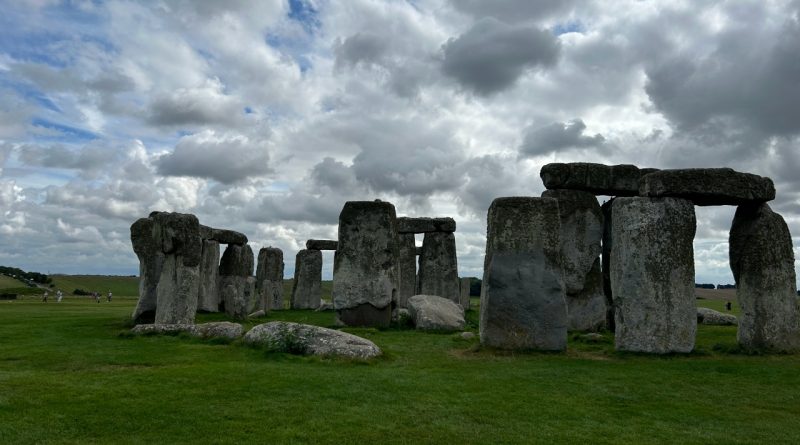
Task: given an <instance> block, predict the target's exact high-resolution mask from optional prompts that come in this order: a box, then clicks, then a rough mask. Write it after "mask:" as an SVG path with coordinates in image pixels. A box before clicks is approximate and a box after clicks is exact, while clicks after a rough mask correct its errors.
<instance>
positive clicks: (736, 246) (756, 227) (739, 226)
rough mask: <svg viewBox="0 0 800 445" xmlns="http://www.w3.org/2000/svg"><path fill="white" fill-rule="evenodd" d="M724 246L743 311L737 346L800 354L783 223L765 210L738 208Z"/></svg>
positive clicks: (797, 303)
mask: <svg viewBox="0 0 800 445" xmlns="http://www.w3.org/2000/svg"><path fill="white" fill-rule="evenodd" d="M728 244H729V246H730V264H731V271H732V272H733V278H734V279H735V280H736V299H737V300H738V302H739V306H740V307H741V309H742V313H741V315H740V316H739V329H738V333H737V339H738V341H739V344H740V345H741V346H742V347H743V348H744V349H746V350H749V351H768V352H769V351H774V352H795V351H800V297H798V295H797V291H796V289H795V286H796V282H795V278H796V277H795V270H794V252H793V251H792V236H791V234H790V233H789V228H788V227H787V226H786V222H785V221H784V220H783V218H782V217H781V215H779V214H777V213H775V212H773V211H772V209H770V207H769V205H767V204H751V205H742V206H739V208H737V209H736V215H735V216H734V218H733V224H732V225H731V232H730V239H729V242H728Z"/></svg>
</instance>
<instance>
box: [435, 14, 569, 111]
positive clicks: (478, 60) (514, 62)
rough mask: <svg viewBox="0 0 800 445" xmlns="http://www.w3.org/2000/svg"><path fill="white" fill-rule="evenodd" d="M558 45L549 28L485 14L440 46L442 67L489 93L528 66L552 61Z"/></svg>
mask: <svg viewBox="0 0 800 445" xmlns="http://www.w3.org/2000/svg"><path fill="white" fill-rule="evenodd" d="M558 48H559V45H558V41H557V40H556V38H555V37H554V36H553V35H552V34H551V33H549V32H548V31H544V30H539V29H536V28H532V27H526V26H514V25H508V24H506V23H503V22H501V21H498V20H496V19H493V18H484V19H481V20H479V21H477V22H476V23H475V24H474V25H473V26H472V27H471V28H470V29H469V30H467V32H465V33H464V34H461V35H460V36H459V37H457V38H454V39H450V40H448V41H447V43H445V44H444V45H443V46H442V51H443V53H444V60H443V62H442V71H443V72H444V74H445V75H447V76H449V77H452V78H454V79H455V80H456V81H458V82H459V83H460V84H461V85H463V86H464V87H466V88H468V89H470V90H472V91H474V92H475V93H477V94H479V95H490V94H493V93H497V92H499V91H502V90H505V89H507V88H509V87H511V86H512V85H513V84H514V82H516V80H517V79H518V78H519V77H520V76H522V74H523V73H524V72H525V71H526V70H528V69H532V68H534V67H543V68H544V67H549V66H553V65H555V63H556V62H557V61H558V53H559V51H558Z"/></svg>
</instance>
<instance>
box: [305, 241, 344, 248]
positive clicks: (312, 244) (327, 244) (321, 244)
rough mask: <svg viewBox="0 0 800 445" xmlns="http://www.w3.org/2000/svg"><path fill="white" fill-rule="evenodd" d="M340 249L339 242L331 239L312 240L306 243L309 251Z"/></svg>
mask: <svg viewBox="0 0 800 445" xmlns="http://www.w3.org/2000/svg"><path fill="white" fill-rule="evenodd" d="M338 248H339V241H336V240H330V239H310V240H308V241H306V249H308V250H336V249H338Z"/></svg>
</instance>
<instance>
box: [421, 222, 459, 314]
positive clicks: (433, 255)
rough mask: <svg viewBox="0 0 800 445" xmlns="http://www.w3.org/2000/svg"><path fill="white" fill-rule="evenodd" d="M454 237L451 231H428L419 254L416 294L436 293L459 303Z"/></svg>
mask: <svg viewBox="0 0 800 445" xmlns="http://www.w3.org/2000/svg"><path fill="white" fill-rule="evenodd" d="M457 261H458V260H457V258H456V238H455V235H454V234H453V233H452V232H428V233H426V234H425V237H424V238H423V241H422V254H421V255H420V256H419V281H418V282H417V295H436V296H439V297H442V298H446V299H448V300H450V301H452V302H454V303H456V304H460V303H461V302H460V291H459V283H458V262H457Z"/></svg>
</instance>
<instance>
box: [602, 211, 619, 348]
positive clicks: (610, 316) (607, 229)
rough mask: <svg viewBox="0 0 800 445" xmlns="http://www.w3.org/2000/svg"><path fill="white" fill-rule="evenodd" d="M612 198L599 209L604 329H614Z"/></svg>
mask: <svg viewBox="0 0 800 445" xmlns="http://www.w3.org/2000/svg"><path fill="white" fill-rule="evenodd" d="M613 204H614V198H611V199H610V200H608V201H606V202H604V203H603V205H602V206H600V209H601V210H602V211H603V255H602V257H603V261H602V263H603V267H602V269H603V294H605V297H606V329H608V330H609V331H612V332H613V331H614V329H615V328H614V327H615V323H614V298H613V297H612V294H611V246H612V245H613V244H614V239H613V238H612V237H611V235H612V230H611V224H612V222H613V221H614V218H612V215H613V213H612V212H611V210H612V209H613Z"/></svg>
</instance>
